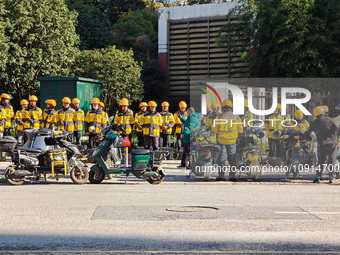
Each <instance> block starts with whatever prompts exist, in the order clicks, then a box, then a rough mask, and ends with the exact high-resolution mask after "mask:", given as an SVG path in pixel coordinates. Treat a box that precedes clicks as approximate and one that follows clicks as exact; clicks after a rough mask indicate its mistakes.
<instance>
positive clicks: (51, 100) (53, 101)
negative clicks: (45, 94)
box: [45, 99, 57, 107]
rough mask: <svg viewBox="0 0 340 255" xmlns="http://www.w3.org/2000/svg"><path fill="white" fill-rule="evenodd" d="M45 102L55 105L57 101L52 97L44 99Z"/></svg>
mask: <svg viewBox="0 0 340 255" xmlns="http://www.w3.org/2000/svg"><path fill="white" fill-rule="evenodd" d="M45 103H46V104H51V105H52V106H53V107H56V105H57V102H56V101H55V100H53V99H47V100H46V101H45Z"/></svg>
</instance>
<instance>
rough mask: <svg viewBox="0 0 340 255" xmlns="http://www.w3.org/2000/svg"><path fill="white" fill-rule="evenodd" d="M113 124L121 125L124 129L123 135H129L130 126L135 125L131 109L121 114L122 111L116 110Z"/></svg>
mask: <svg viewBox="0 0 340 255" xmlns="http://www.w3.org/2000/svg"><path fill="white" fill-rule="evenodd" d="M113 123H114V124H119V125H123V127H124V128H125V133H126V134H131V131H132V125H133V124H135V118H134V117H133V111H132V110H131V109H127V111H126V112H122V110H118V111H117V112H116V115H115V118H114V120H113ZM120 133H122V132H121V131H120Z"/></svg>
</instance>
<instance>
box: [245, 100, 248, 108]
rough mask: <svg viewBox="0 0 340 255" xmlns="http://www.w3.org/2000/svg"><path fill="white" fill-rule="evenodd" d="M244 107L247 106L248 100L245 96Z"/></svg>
mask: <svg viewBox="0 0 340 255" xmlns="http://www.w3.org/2000/svg"><path fill="white" fill-rule="evenodd" d="M244 107H246V108H248V100H247V99H246V98H245V99H244Z"/></svg>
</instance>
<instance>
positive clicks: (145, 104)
mask: <svg viewBox="0 0 340 255" xmlns="http://www.w3.org/2000/svg"><path fill="white" fill-rule="evenodd" d="M144 106H148V104H147V103H146V102H141V103H140V104H139V108H141V107H144Z"/></svg>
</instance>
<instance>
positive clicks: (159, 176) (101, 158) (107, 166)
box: [89, 124, 169, 184]
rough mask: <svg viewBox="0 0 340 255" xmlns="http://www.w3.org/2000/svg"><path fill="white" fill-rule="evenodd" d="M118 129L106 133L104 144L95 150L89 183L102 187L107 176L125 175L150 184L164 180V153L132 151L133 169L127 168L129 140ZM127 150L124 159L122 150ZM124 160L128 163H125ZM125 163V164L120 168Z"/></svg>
mask: <svg viewBox="0 0 340 255" xmlns="http://www.w3.org/2000/svg"><path fill="white" fill-rule="evenodd" d="M117 131H119V130H118V125H116V124H115V125H113V126H111V127H109V128H106V129H105V130H103V134H104V136H105V139H104V141H103V142H102V143H101V144H100V145H99V146H98V147H97V148H96V149H95V150H94V152H93V154H92V157H91V162H94V163H95V164H94V165H93V166H92V167H91V171H90V173H89V180H90V182H91V183H94V184H98V183H101V182H102V181H103V179H104V177H105V175H106V174H108V175H111V174H123V175H126V178H127V177H128V176H129V174H133V175H134V176H136V177H137V178H138V179H146V180H147V181H148V182H149V183H150V184H159V183H161V182H162V181H163V179H164V177H165V173H164V170H163V168H162V161H163V160H164V159H165V158H166V157H167V155H168V153H169V152H168V151H165V150H157V151H152V150H144V149H134V150H131V155H132V165H129V164H128V156H129V155H128V147H130V140H129V138H128V137H125V138H124V137H122V136H121V135H119V134H118V132H117ZM119 148H121V149H123V148H124V155H122V153H121V150H120V149H119ZM122 156H123V157H124V159H125V160H122ZM120 162H124V163H125V164H120Z"/></svg>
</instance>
